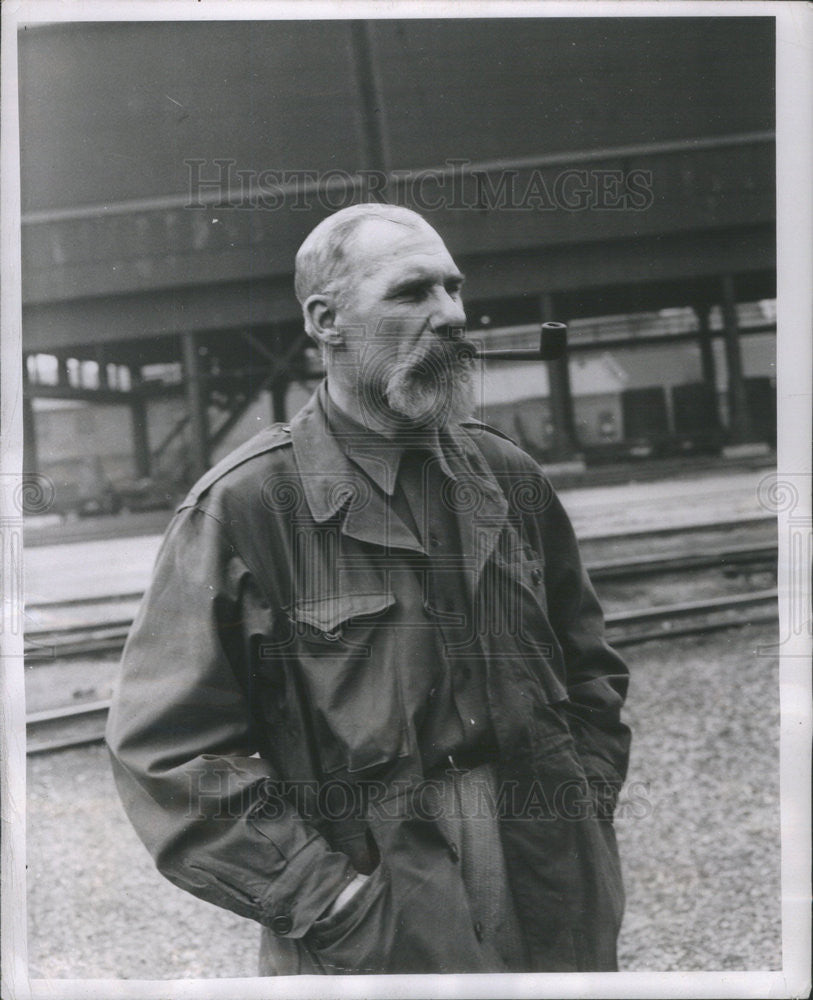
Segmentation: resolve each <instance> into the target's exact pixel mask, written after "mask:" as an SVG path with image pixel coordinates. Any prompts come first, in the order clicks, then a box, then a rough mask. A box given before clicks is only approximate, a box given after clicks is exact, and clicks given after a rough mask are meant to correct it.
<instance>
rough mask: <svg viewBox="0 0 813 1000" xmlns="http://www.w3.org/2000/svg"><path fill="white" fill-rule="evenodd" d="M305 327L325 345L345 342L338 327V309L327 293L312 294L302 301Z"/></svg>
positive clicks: (332, 345)
mask: <svg viewBox="0 0 813 1000" xmlns="http://www.w3.org/2000/svg"><path fill="white" fill-rule="evenodd" d="M302 312H303V313H304V314H305V329H306V330H307V332H308V333H309V334H310V335H311V336H312V337H314V338H315V339H316V340H317V341H318V342H319V343H320V344H322V345H323V346H329V347H335V346H336V345H337V344H342V343H344V337H343V336H342V335H341V333H339V331H338V330H337V329H336V326H335V323H336V309H335V306H334V305H333V302H332V301H331V299H330V298H329V297H328V296H327V295H310V296H308V298H307V299H305V301H304V302H303V303H302Z"/></svg>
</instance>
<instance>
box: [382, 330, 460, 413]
mask: <svg viewBox="0 0 813 1000" xmlns="http://www.w3.org/2000/svg"><path fill="white" fill-rule="evenodd" d="M457 346H458V345H455V347H454V353H452V349H449V348H446V347H442V348H440V349H433V350H432V351H430V352H428V353H427V354H426V355H424V356H423V357H422V358H421V359H419V360H417V361H416V360H414V359H407V360H405V361H402V362H399V363H398V364H396V365H395V366H394V367H393V368H392V370H391V371H390V372H389V374H388V377H386V379H385V382H384V386H383V398H384V400H385V402H386V404H387V406H388V407H389V408H390V410H392V411H393V413H395V414H397V415H398V416H399V417H402V418H406V420H407V421H408V422H409V423H411V424H415V425H417V426H420V427H427V428H428V427H435V428H440V427H444V426H445V425H446V424H448V423H457V422H459V421H461V420H465V419H466V418H467V417H470V416H471V413H472V410H473V409H474V386H473V384H472V378H471V373H472V369H473V362H472V360H471V359H468V360H466V359H464V358H461V357H459V355H458V353H457V350H456V348H457Z"/></svg>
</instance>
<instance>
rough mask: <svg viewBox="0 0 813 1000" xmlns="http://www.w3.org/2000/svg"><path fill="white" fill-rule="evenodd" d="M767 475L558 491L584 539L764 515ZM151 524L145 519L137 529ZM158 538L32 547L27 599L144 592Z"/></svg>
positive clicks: (691, 477) (713, 475)
mask: <svg viewBox="0 0 813 1000" xmlns="http://www.w3.org/2000/svg"><path fill="white" fill-rule="evenodd" d="M771 476H772V472H771V471H770V470H769V469H765V468H759V469H750V470H745V471H743V470H742V469H741V468H737V469H727V470H722V471H717V472H695V473H694V474H691V473H688V474H683V475H681V476H679V477H677V478H671V479H664V480H660V481H655V482H635V483H624V484H618V485H606V486H589V487H588V486H582V487H579V488H570V489H562V490H560V491H559V494H560V496H561V498H562V501H563V503H564V505H565V507H566V509H567V510H568V512H569V514H570V516H571V519H572V521H573V524H574V527H575V530H576V533H577V535H578V536H579V537H580V538H583V539H589V538H597V537H602V536H605V535H620V534H626V533H629V532H635V531H653V530H657V529H661V528H668V527H690V526H695V525H701V524H707V523H710V522H718V521H740V520H742V521H747V520H751V519H753V518H759V517H768V516H770V515H771V513H772V512H771V511H769V510H766V509H765V508H764V507H763V506H761V505H760V502H759V486H760V483H761V482H763V481H764V480H766V479H769V477H771ZM157 513H160V514H162V515H164V516H163V517H162V518H161V524H162V525H163V523H165V522H166V520H168V517H169V514H168V512H163V511H162V512H157ZM118 520H119V523H121V519H118ZM148 523H149V522H146V524H145V522H143V521H142V522H141V523H140V524H138V525H137V527H145V526H146V525H147V524H148ZM152 523H153V524H154V523H155V522H152ZM121 527H123V528H124V527H125V525H124V524H122V525H121ZM125 530H126V529H125ZM160 540H161V535H160V533H159V531H158V530H157V529H156V528H153V530H152V532H151V533H148V534H135V535H133V536H129V537H110V538H106V539H90V540H74V541H67V540H66V541H65V542H63V543H61V544H43V545H39V546H33V547H29V548H27V550H26V556H25V574H26V594H27V599H28V600H29V601H32V600H33V601H42V600H69V599H72V598H78V597H90V596H95V597H100V596H106V595H112V594H122V593H129V592H135V591H139V590H142V589H143V588H144V587H145V586H146V585H147V582H148V580H149V578H150V573H151V571H152V565H153V562H154V560H155V555H156V552H157V551H158V546H159V543H160Z"/></svg>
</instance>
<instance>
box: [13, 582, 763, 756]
mask: <svg viewBox="0 0 813 1000" xmlns="http://www.w3.org/2000/svg"><path fill="white" fill-rule="evenodd" d="M776 601H777V591H776V589H772V590H762V591H758V592H756V593H753V594H738V595H735V596H729V597H718V598H712V599H708V600H703V601H688V602H684V603H682V604H669V605H662V606H660V607H655V608H647V609H646V610H639V611H622V612H616V613H615V614H610V615H607V618H606V621H607V630H608V635H609V639H610V642H611V643H612V644H613V645H614V646H631V645H634V644H637V643H641V642H649V641H652V640H663V639H673V638H677V637H678V636H687V635H704V634H707V633H709V632H713V631H718V630H720V629H726V628H732V627H737V626H741V625H743V624H757V623H763V622H771V621H774V620H775V619H776ZM109 707H110V702H109V701H95V702H86V703H84V704H79V705H72V706H70V707H68V708H56V709H49V710H48V711H44V712H36V713H33V714H31V715H29V716H28V717H27V719H26V729H27V735H28V743H27V752H28V753H29V754H38V753H49V752H53V751H56V750H64V749H68V748H70V747H79V746H86V745H88V744H91V743H99V742H101V741H102V740H103V739H104V724H105V720H106V718H107V711H108V708H109Z"/></svg>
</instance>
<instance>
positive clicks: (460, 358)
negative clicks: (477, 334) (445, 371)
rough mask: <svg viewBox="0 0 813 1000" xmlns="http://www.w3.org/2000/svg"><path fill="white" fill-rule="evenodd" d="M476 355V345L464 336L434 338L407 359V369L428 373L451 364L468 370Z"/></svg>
mask: <svg viewBox="0 0 813 1000" xmlns="http://www.w3.org/2000/svg"><path fill="white" fill-rule="evenodd" d="M476 355H477V348H476V346H475V345H474V344H473V343H472V342H471V341H470V340H467V339H466V338H465V337H455V338H454V339H449V340H436V341H434V342H433V343H432V344H431V345H430V346H428V347H426V348H425V349H424V350H423V351H422V352H421V354H420V355H419V356H417V357H414V358H410V359H409V361H408V370H409V371H410V372H415V373H416V374H418V373H422V374H427V375H428V374H430V373H431V372H432V371H433V370H436V368H438V367H441V368H449V367H450V366H451V367H452V368H454V369H457V370H459V371H468V370H470V369H471V368H472V367H473V365H474V361H475V358H476Z"/></svg>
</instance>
